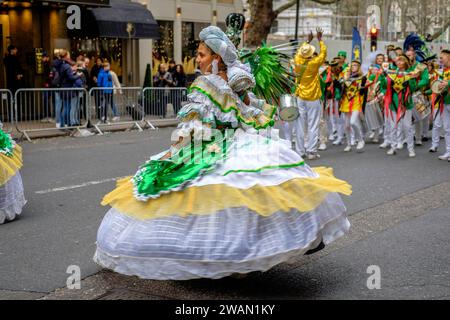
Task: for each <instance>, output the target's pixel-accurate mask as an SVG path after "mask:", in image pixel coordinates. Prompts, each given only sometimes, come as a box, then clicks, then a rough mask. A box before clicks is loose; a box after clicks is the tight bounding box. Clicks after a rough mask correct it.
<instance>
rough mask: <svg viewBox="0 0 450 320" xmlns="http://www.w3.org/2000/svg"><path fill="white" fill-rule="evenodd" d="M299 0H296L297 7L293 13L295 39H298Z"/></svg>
mask: <svg viewBox="0 0 450 320" xmlns="http://www.w3.org/2000/svg"><path fill="white" fill-rule="evenodd" d="M299 10H300V0H297V8H296V13H295V36H294V38H295V40H297V39H298V20H299Z"/></svg>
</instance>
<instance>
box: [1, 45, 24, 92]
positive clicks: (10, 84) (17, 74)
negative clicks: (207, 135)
mask: <svg viewBox="0 0 450 320" xmlns="http://www.w3.org/2000/svg"><path fill="white" fill-rule="evenodd" d="M17 53H18V49H17V47H16V46H14V45H10V46H8V54H7V55H6V56H5V58H4V59H3V62H4V64H5V70H6V88H8V89H9V90H11V92H12V94H14V93H15V92H16V91H17V89H19V88H20V87H23V85H22V83H23V70H22V66H21V65H20V62H19V58H18V56H17Z"/></svg>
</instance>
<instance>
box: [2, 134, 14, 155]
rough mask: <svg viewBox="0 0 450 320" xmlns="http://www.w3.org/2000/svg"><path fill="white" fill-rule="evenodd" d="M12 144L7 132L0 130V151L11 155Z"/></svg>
mask: <svg viewBox="0 0 450 320" xmlns="http://www.w3.org/2000/svg"><path fill="white" fill-rule="evenodd" d="M13 149H14V144H13V141H12V138H11V136H10V135H9V134H7V133H5V132H3V130H0V153H3V154H4V155H6V156H8V157H12V155H13Z"/></svg>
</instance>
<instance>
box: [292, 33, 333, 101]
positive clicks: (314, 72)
mask: <svg viewBox="0 0 450 320" xmlns="http://www.w3.org/2000/svg"><path fill="white" fill-rule="evenodd" d="M319 44H320V54H319V55H318V56H317V57H314V58H312V59H305V58H303V57H302V56H301V55H300V54H299V53H298V52H297V54H296V55H295V58H294V62H295V65H296V67H295V71H296V73H301V72H302V71H303V70H302V66H301V65H303V66H305V65H306V64H307V66H306V70H305V71H304V72H303V76H302V77H301V79H300V80H298V79H297V81H299V83H298V85H297V89H296V90H295V94H296V95H297V96H298V97H299V98H300V99H303V100H308V101H314V100H318V99H320V98H321V97H322V90H321V88H320V76H319V68H320V67H321V66H322V65H323V63H324V62H325V59H326V58H327V46H326V45H325V44H324V43H323V41H320V42H319Z"/></svg>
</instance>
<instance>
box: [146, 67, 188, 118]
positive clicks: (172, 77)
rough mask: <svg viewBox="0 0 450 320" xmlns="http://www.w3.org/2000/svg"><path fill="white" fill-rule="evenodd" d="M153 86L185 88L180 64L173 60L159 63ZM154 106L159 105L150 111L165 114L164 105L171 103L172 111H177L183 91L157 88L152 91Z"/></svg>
mask: <svg viewBox="0 0 450 320" xmlns="http://www.w3.org/2000/svg"><path fill="white" fill-rule="evenodd" d="M153 86H154V87H157V88H173V87H177V88H186V87H187V77H186V74H185V72H184V69H183V66H182V65H181V64H175V62H174V61H173V60H170V61H169V64H168V65H166V64H165V63H161V64H160V65H159V67H158V72H157V73H156V74H155V76H154V77H153ZM154 96H155V100H156V104H155V105H156V106H159V108H158V109H157V110H153V111H152V113H156V114H157V115H162V116H163V118H164V117H165V116H166V112H167V109H166V106H167V104H168V103H171V104H172V105H173V108H174V112H175V113H177V112H178V111H179V110H180V108H181V102H182V101H184V100H185V99H186V98H185V96H184V94H183V92H180V91H177V90H159V92H158V91H156V92H155V93H154Z"/></svg>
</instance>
